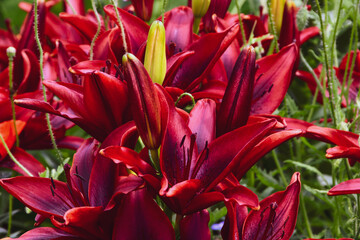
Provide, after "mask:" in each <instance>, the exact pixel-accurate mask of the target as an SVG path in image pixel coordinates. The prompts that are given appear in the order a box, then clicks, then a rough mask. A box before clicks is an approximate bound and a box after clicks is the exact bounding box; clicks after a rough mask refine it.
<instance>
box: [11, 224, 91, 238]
mask: <svg viewBox="0 0 360 240" xmlns="http://www.w3.org/2000/svg"><path fill="white" fill-rule="evenodd" d="M65 238H66V239H68V240H84V239H83V238H80V237H77V236H74V235H73V234H71V233H67V232H65V231H63V230H60V229H57V228H51V227H39V228H34V229H32V230H30V231H27V232H26V233H24V234H23V235H21V236H20V237H18V238H14V239H17V240H61V239H65Z"/></svg>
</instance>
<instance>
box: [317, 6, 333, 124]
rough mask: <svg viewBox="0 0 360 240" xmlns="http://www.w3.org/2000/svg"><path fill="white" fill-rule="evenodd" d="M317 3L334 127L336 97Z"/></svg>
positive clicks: (318, 8) (323, 28) (322, 23)
mask: <svg viewBox="0 0 360 240" xmlns="http://www.w3.org/2000/svg"><path fill="white" fill-rule="evenodd" d="M315 1H316V6H317V10H318V15H319V20H320V30H321V37H322V42H323V45H324V58H325V73H326V78H327V80H328V82H329V84H328V92H329V100H330V110H331V114H332V118H333V123H334V126H337V120H336V115H335V107H334V96H333V85H334V84H333V78H332V77H331V74H329V60H328V55H327V44H326V36H325V27H324V22H323V20H322V16H321V15H322V14H321V8H320V3H319V0H315Z"/></svg>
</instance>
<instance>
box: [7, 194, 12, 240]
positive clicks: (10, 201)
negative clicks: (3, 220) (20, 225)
mask: <svg viewBox="0 0 360 240" xmlns="http://www.w3.org/2000/svg"><path fill="white" fill-rule="evenodd" d="M13 202H14V198H13V196H12V195H11V194H9V220H8V229H7V236H8V237H10V234H11V225H12V211H13Z"/></svg>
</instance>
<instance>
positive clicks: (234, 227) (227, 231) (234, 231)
mask: <svg viewBox="0 0 360 240" xmlns="http://www.w3.org/2000/svg"><path fill="white" fill-rule="evenodd" d="M226 208H227V215H226V218H225V222H224V226H223V228H222V229H221V236H222V237H223V239H224V240H234V239H241V236H242V229H243V225H244V222H245V219H246V217H247V215H248V210H247V207H246V206H238V205H237V204H236V203H231V202H228V203H226Z"/></svg>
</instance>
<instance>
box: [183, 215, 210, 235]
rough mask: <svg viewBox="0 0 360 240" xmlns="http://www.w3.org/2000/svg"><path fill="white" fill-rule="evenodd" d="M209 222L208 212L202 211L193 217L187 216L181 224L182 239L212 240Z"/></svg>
mask: <svg viewBox="0 0 360 240" xmlns="http://www.w3.org/2000/svg"><path fill="white" fill-rule="evenodd" d="M209 220H210V216H209V212H208V211H207V210H202V211H199V212H196V213H193V214H191V215H187V216H186V217H185V218H184V219H182V220H181V222H180V236H181V239H182V240H191V239H198V240H208V239H210V230H209V227H208V223H209Z"/></svg>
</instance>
